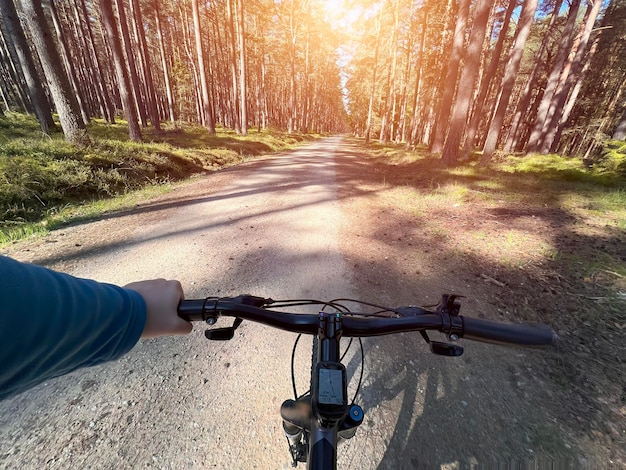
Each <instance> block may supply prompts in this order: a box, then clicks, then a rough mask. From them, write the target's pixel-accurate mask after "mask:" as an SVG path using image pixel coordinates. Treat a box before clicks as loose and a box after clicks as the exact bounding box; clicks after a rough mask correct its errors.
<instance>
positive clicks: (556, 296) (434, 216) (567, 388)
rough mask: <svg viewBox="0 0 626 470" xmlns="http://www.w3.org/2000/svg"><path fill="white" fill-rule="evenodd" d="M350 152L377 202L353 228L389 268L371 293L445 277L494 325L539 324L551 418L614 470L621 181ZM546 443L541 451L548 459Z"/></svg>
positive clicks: (509, 164)
mask: <svg viewBox="0 0 626 470" xmlns="http://www.w3.org/2000/svg"><path fill="white" fill-rule="evenodd" d="M351 146H352V149H353V151H354V152H356V153H358V154H359V155H362V156H363V157H364V158H359V159H358V163H355V164H358V165H359V166H360V167H361V169H363V170H364V171H359V174H361V175H364V174H365V175H370V176H369V178H368V181H366V182H361V183H359V184H360V185H367V186H368V188H367V191H363V190H364V189H365V187H362V188H361V190H362V191H363V192H364V193H369V192H376V198H374V199H372V201H373V202H372V208H371V212H370V213H369V214H368V216H367V218H368V219H373V220H370V221H368V220H361V221H357V225H359V224H360V225H361V226H363V227H364V229H363V231H364V233H368V234H369V235H368V237H369V238H368V246H372V247H373V246H376V244H378V245H379V246H381V247H383V249H381V253H382V254H384V256H385V258H384V259H385V260H387V259H389V260H393V263H395V265H396V267H395V269H394V270H392V271H390V273H387V274H383V273H380V277H383V278H384V277H386V276H387V278H386V281H381V282H387V283H391V284H393V283H399V282H407V281H406V279H407V278H412V279H414V280H415V281H414V282H417V279H428V278H432V279H434V278H446V277H447V278H448V279H450V280H451V285H454V286H460V287H461V291H462V293H465V291H466V290H467V289H468V288H469V287H470V286H471V288H470V291H471V293H470V294H469V295H470V297H471V298H474V300H484V301H485V302H486V303H487V304H488V305H491V306H494V307H495V311H494V312H491V313H492V314H493V315H494V316H495V318H500V319H505V320H509V321H540V322H546V323H548V324H550V325H551V326H552V327H553V328H554V329H555V330H556V331H557V332H558V334H559V335H560V337H561V338H562V341H561V342H560V345H559V347H558V351H553V352H552V353H548V354H547V355H546V356H544V357H545V364H541V365H540V367H539V369H540V370H541V372H540V375H541V377H542V379H543V380H549V381H551V382H554V384H555V385H556V386H557V387H556V389H557V390H560V392H559V394H558V395H559V396H554V397H553V399H554V401H555V403H557V406H556V408H557V409H561V410H560V412H559V416H558V419H559V420H561V422H563V423H566V424H567V427H568V429H576V430H577V432H576V434H577V438H579V439H581V440H583V441H585V442H588V443H589V444H590V445H593V446H597V447H598V448H600V449H604V450H603V451H601V452H606V454H607V455H611V456H612V458H617V461H619V459H620V458H621V459H622V462H623V461H624V459H626V454H625V451H624V449H626V427H625V426H624V423H626V382H625V380H626V379H625V375H624V371H625V364H626V342H625V341H624V334H625V333H626V175H624V174H620V173H619V171H610V170H606V168H601V165H598V167H597V168H595V169H594V168H588V167H586V166H585V165H583V163H582V160H581V159H575V158H563V157H559V156H554V155H552V156H527V157H511V156H508V157H502V158H501V159H500V160H499V161H497V162H494V164H493V165H492V166H491V167H489V168H481V167H480V166H479V165H478V161H477V160H476V161H470V162H466V163H464V164H462V165H459V166H457V167H455V168H445V167H442V166H441V165H440V162H439V159H438V158H435V157H433V156H430V155H428V152H427V151H425V150H420V149H417V150H415V151H412V152H406V151H405V150H404V146H396V145H392V144H390V145H381V144H378V143H374V144H370V145H365V144H364V142H363V141H361V140H358V139H353V140H352V141H351ZM621 152H623V153H626V145H622V147H621ZM605 166H606V164H605ZM346 180H347V181H350V178H349V176H346ZM346 197H347V195H346ZM362 212H364V211H362ZM355 217H358V215H355ZM365 227H369V228H365ZM375 253H376V249H373V248H371V247H370V248H368V254H365V255H363V256H366V257H367V256H370V257H375V256H376V255H375ZM382 254H381V256H382ZM423 259H428V260H429V261H428V263H429V264H428V265H427V266H420V264H419V263H420V262H421V261H420V260H423ZM390 262H391V261H387V263H390ZM381 265H384V262H383V263H381ZM396 278H397V279H396ZM468 300H469V301H470V302H471V299H468ZM470 305H471V304H470ZM468 313H469V312H468ZM530 370H531V367H529V371H530ZM519 374H521V375H519V376H518V380H521V379H523V377H524V374H526V371H524V372H521V371H519ZM554 437H555V436H546V442H545V445H546V446H547V447H548V448H547V449H546V450H547V452H548V453H552V454H554V453H558V452H559V448H558V446H557V444H556V443H555V442H556V441H555V439H554ZM551 442H553V443H554V447H555V448H549V447H550V445H551V444H550V443H551Z"/></svg>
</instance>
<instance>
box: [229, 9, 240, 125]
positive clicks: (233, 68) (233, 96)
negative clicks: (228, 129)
mask: <svg viewBox="0 0 626 470" xmlns="http://www.w3.org/2000/svg"><path fill="white" fill-rule="evenodd" d="M227 13H228V18H227V21H228V32H229V40H230V47H229V48H228V51H229V58H230V73H231V77H232V86H231V89H230V101H231V104H230V105H231V110H230V111H231V114H232V116H233V123H234V124H235V131H236V132H237V134H240V133H241V122H240V119H241V114H240V113H239V109H238V102H239V100H238V99H237V90H238V86H237V41H236V38H235V19H234V16H235V15H234V12H233V0H228V3H227Z"/></svg>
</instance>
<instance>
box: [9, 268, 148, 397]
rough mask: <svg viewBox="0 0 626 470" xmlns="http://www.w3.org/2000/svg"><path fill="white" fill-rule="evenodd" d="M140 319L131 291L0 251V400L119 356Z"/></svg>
mask: <svg viewBox="0 0 626 470" xmlns="http://www.w3.org/2000/svg"><path fill="white" fill-rule="evenodd" d="M145 323H146V305H145V302H144V300H143V298H142V297H141V296H140V295H139V293H137V292H135V291H132V290H127V289H123V288H121V287H118V286H114V285H111V284H102V283H98V282H95V281H91V280H86V279H79V278H75V277H72V276H70V275H68V274H63V273H58V272H54V271H50V270H48V269H45V268H42V267H39V266H34V265H31V264H24V263H20V262H18V261H15V260H12V259H10V258H7V257H5V256H0V400H3V399H5V398H8V397H10V396H13V395H16V394H18V393H20V392H23V391H24V390H27V389H29V388H31V387H33V386H35V385H37V384H39V383H41V382H44V381H45V380H48V379H50V378H52V377H57V376H60V375H63V374H67V373H68V372H71V371H73V370H75V369H78V368H80V367H87V366H93V365H96V364H101V363H103V362H106V361H111V360H114V359H117V358H119V357H120V356H122V355H124V354H125V353H127V352H128V351H130V350H131V349H132V348H133V346H135V344H136V343H137V341H138V340H139V338H140V337H141V333H142V332H143V329H144V326H145Z"/></svg>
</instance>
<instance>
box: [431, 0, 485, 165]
mask: <svg viewBox="0 0 626 470" xmlns="http://www.w3.org/2000/svg"><path fill="white" fill-rule="evenodd" d="M493 4H494V0H478V3H477V5H476V12H475V14H474V21H473V23H472V32H471V33H470V40H469V44H468V48H467V52H466V53H465V60H464V63H463V70H462V71H461V78H460V80H459V91H458V92H457V97H456V102H455V103H454V110H453V113H452V119H451V120H450V131H449V132H448V137H447V139H446V143H445V146H444V148H443V155H442V157H441V159H442V161H443V163H444V164H446V165H453V164H454V163H456V161H457V157H458V153H459V145H460V143H461V139H462V138H463V131H464V129H465V125H466V123H467V113H468V111H469V107H470V101H471V99H472V97H473V95H474V85H475V82H476V77H477V76H478V69H479V67H480V55H481V52H482V49H483V43H484V42H485V32H486V31H487V23H488V22H489V13H490V12H491V9H492V8H493Z"/></svg>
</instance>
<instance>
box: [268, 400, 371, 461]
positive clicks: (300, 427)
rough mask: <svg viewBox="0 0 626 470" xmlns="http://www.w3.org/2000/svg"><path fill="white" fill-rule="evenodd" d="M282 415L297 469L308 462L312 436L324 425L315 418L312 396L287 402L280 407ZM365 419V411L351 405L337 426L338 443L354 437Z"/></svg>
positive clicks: (290, 450)
mask: <svg viewBox="0 0 626 470" xmlns="http://www.w3.org/2000/svg"><path fill="white" fill-rule="evenodd" d="M280 415H281V417H282V419H283V430H284V431H285V436H286V437H287V441H288V443H289V452H290V454H291V458H292V463H291V465H292V467H296V466H297V465H298V462H306V461H307V457H308V455H309V442H310V436H312V435H314V434H315V433H314V431H315V430H318V429H320V428H322V424H321V423H320V421H319V420H318V419H317V418H316V417H315V416H313V412H312V408H311V397H310V396H307V397H303V398H300V399H298V400H285V401H284V402H283V404H282V405H281V407H280ZM363 418H364V412H363V409H362V408H361V407H360V406H359V405H351V406H350V409H349V411H348V414H346V416H345V417H344V418H343V419H341V420H340V421H339V422H338V423H337V424H336V426H337V442H338V443H340V442H341V441H343V440H345V439H351V438H352V437H354V435H355V434H356V430H357V428H358V427H359V426H360V425H361V423H363Z"/></svg>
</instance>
